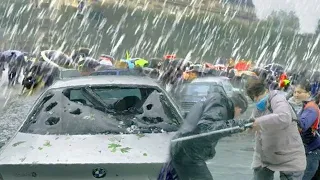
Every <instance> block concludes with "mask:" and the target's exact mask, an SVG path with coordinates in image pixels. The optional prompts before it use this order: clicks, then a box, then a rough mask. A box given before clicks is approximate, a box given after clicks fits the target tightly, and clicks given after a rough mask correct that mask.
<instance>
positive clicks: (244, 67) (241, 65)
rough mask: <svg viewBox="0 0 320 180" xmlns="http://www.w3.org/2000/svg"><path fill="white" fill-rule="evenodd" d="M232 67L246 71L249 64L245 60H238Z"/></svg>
mask: <svg viewBox="0 0 320 180" xmlns="http://www.w3.org/2000/svg"><path fill="white" fill-rule="evenodd" d="M234 68H235V69H236V70H238V71H247V70H248V69H249V68H250V64H248V63H247V62H245V61H240V62H238V63H237V64H236V65H235V66H234Z"/></svg>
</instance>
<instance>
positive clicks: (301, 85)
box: [296, 80, 311, 92]
mask: <svg viewBox="0 0 320 180" xmlns="http://www.w3.org/2000/svg"><path fill="white" fill-rule="evenodd" d="M296 87H299V88H301V89H303V90H305V91H306V92H311V84H310V82H309V81H307V80H304V81H301V82H299V83H298V84H297V86H296Z"/></svg>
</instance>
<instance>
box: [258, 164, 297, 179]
mask: <svg viewBox="0 0 320 180" xmlns="http://www.w3.org/2000/svg"><path fill="white" fill-rule="evenodd" d="M302 177H303V171H292V172H291V171H290V172H287V171H281V172H280V180H302ZM273 179H274V171H272V170H270V169H268V168H262V167H260V168H256V169H254V173H253V180H273Z"/></svg>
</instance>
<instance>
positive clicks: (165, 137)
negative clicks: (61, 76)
mask: <svg viewBox="0 0 320 180" xmlns="http://www.w3.org/2000/svg"><path fill="white" fill-rule="evenodd" d="M181 122H182V116H181V114H180V112H179V111H178V108H177V106H176V105H175V103H174V102H173V100H172V99H171V98H170V97H169V96H168V94H167V93H166V92H165V90H163V89H162V88H161V87H160V86H159V85H157V83H156V82H154V81H153V80H152V79H149V78H147V77H145V78H141V77H132V76H103V77H102V76H94V77H93V76H92V77H90V76H88V77H80V78H74V79H65V80H60V81H57V82H56V83H55V84H53V85H52V86H51V87H49V88H48V89H47V90H46V91H45V92H44V93H43V94H42V95H41V96H40V97H39V99H38V100H37V101H36V103H35V104H34V106H33V108H32V109H31V111H30V113H29V115H28V116H27V117H26V119H25V121H24V123H23V124H22V126H21V127H20V129H19V131H18V132H17V133H16V134H15V135H14V136H13V137H12V138H11V140H10V141H9V142H8V143H7V144H6V145H5V146H3V148H2V149H1V151H0V180H34V179H41V180H59V179H68V180H79V179H86V180H87V179H112V180H128V179H130V180H150V179H157V176H158V173H159V171H160V168H161V167H162V165H163V163H164V162H165V161H166V160H167V158H168V148H169V144H170V139H171V138H172V136H173V135H174V132H175V131H177V130H178V128H179V126H180V123H181Z"/></svg>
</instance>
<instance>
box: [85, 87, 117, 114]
mask: <svg viewBox="0 0 320 180" xmlns="http://www.w3.org/2000/svg"><path fill="white" fill-rule="evenodd" d="M81 91H82V94H83V96H84V97H85V98H87V99H88V100H89V101H90V102H91V103H92V104H93V106H90V107H92V108H94V109H97V110H99V111H102V112H104V113H112V112H113V111H111V110H110V108H109V106H108V105H107V104H106V103H105V102H103V101H102V100H101V99H100V98H99V96H97V95H96V94H95V93H94V92H93V91H92V90H91V89H90V88H82V89H81Z"/></svg>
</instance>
